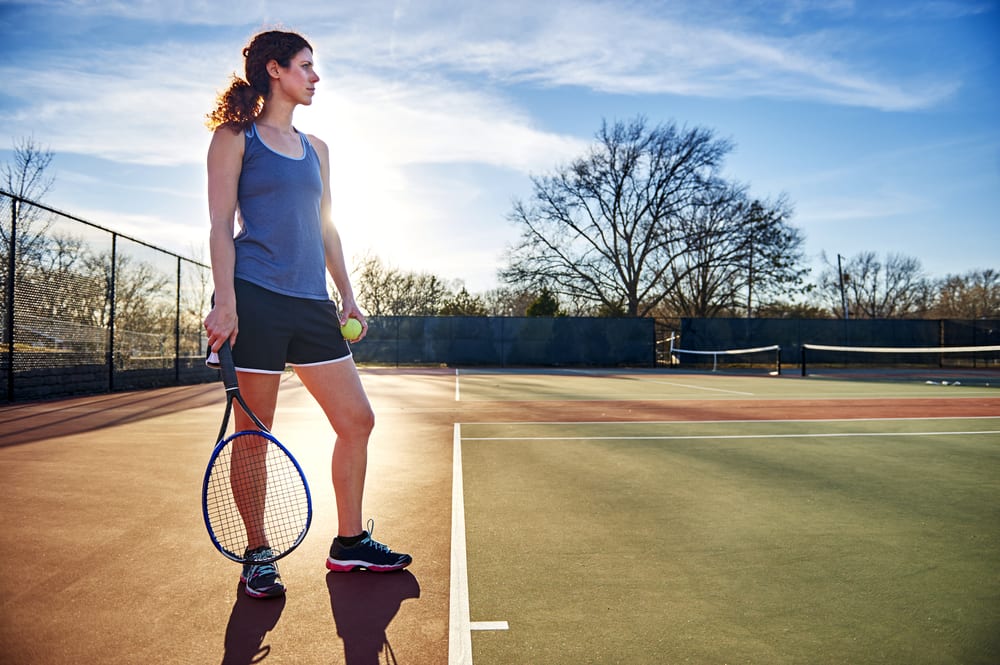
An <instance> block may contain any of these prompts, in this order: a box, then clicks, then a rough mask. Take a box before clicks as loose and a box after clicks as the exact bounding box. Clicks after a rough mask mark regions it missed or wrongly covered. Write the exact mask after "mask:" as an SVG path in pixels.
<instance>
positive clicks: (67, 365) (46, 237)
mask: <svg viewBox="0 0 1000 665" xmlns="http://www.w3.org/2000/svg"><path fill="white" fill-rule="evenodd" d="M0 259H2V262H3V265H2V266H0V274H2V277H0V280H2V281H0V293H2V294H3V304H2V307H0V324H2V325H0V336H2V337H0V367H2V369H3V385H2V386H0V389H2V390H4V391H5V393H6V399H7V400H8V401H14V400H26V399H40V398H49V397H59V396H66V395H73V394H83V393H100V392H109V391H114V390H134V389H140V388H152V387H158V386H167V385H180V384H187V383H198V382H203V381H210V380H214V379H216V378H217V377H218V374H217V372H214V371H212V370H209V369H208V368H206V367H205V365H204V357H205V347H206V344H207V342H206V339H205V335H204V332H203V328H202V321H203V320H204V317H205V315H206V314H207V313H208V309H209V307H210V304H209V303H210V297H211V288H212V286H211V270H210V269H209V267H208V266H206V265H204V264H201V263H198V262H195V261H192V260H190V259H186V258H184V257H181V256H178V255H177V254H174V253H172V252H168V251H165V250H163V249H160V248H158V247H154V246H152V245H149V244H147V243H144V242H142V241H140V240H136V239H134V238H129V237H128V236H124V235H122V234H119V233H115V232H113V231H109V230H107V229H105V228H102V227H100V226H98V225H96V224H93V223H91V222H88V221H85V220H82V219H79V218H77V217H73V216H72V215H68V214H66V213H63V212H59V211H58V210H54V209H52V208H49V207H47V206H44V205H41V204H39V203H36V202H32V201H28V200H25V199H21V198H19V197H16V196H14V195H12V194H10V193H8V192H2V191H0Z"/></svg>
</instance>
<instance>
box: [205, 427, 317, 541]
mask: <svg viewBox="0 0 1000 665" xmlns="http://www.w3.org/2000/svg"><path fill="white" fill-rule="evenodd" d="M205 500H206V516H207V518H208V519H207V521H208V523H209V528H210V529H211V531H212V533H213V534H214V536H215V539H216V541H217V542H218V543H219V545H220V546H221V547H222V548H223V550H225V551H226V552H227V553H228V554H229V555H231V556H232V557H233V558H237V559H243V557H244V553H245V551H246V549H247V547H248V546H249V545H250V544H251V541H253V545H254V546H258V545H261V544H266V545H268V546H269V547H270V548H271V550H272V551H273V553H274V556H276V557H277V556H281V555H282V554H284V553H286V552H288V551H290V550H291V549H293V548H294V547H295V546H296V545H297V544H298V543H299V542H300V541H301V539H302V537H303V536H304V535H305V530H306V528H307V527H308V523H309V514H310V505H309V495H308V490H307V489H306V486H305V481H304V479H303V478H302V475H301V471H300V470H299V468H298V467H297V466H296V464H295V463H294V461H293V460H292V459H291V458H290V457H289V456H288V454H287V453H285V451H284V450H282V449H281V447H280V446H278V445H277V444H276V443H275V442H274V441H273V440H271V439H269V438H268V437H266V436H265V435H262V434H260V433H256V432H245V433H239V434H236V435H234V436H232V437H230V439H228V440H227V442H226V444H225V445H224V446H223V447H222V448H221V449H220V450H219V451H218V454H217V455H216V456H215V459H214V461H213V463H212V467H211V470H210V472H209V476H208V481H207V483H206V487H205Z"/></svg>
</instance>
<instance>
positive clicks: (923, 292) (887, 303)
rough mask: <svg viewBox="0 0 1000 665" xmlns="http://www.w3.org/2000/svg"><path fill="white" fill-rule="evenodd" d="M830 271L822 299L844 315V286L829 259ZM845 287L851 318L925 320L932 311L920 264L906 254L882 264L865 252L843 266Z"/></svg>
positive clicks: (824, 277)
mask: <svg viewBox="0 0 1000 665" xmlns="http://www.w3.org/2000/svg"><path fill="white" fill-rule="evenodd" d="M823 261H824V263H826V265H827V269H826V270H824V271H823V273H822V274H821V275H820V291H821V293H822V297H823V298H824V299H825V300H826V302H827V304H828V305H829V306H830V307H831V309H832V310H833V311H837V312H839V311H840V306H841V292H840V288H841V284H840V279H839V278H838V274H837V269H836V268H835V267H834V266H833V265H831V264H830V262H829V260H828V259H827V258H826V255H825V254H824V255H823ZM843 271H844V277H843V287H844V291H845V292H846V296H847V305H848V311H850V312H851V316H855V317H858V318H869V319H891V318H903V317H907V316H922V315H923V314H925V313H926V312H927V311H928V310H929V309H930V307H931V302H932V298H933V291H932V288H931V284H930V282H929V280H928V279H927V277H926V276H925V274H924V271H923V268H922V267H921V265H920V261H919V260H918V259H915V258H913V257H909V256H904V255H902V254H887V255H886V257H885V259H884V260H880V259H879V258H878V256H876V254H875V253H874V252H861V253H860V254H857V255H855V256H853V257H850V258H849V259H847V262H846V263H844V264H843Z"/></svg>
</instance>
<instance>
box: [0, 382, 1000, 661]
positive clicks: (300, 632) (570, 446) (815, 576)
mask: <svg viewBox="0 0 1000 665" xmlns="http://www.w3.org/2000/svg"><path fill="white" fill-rule="evenodd" d="M362 376H363V379H364V382H365V385H366V388H367V389H368V391H369V394H370V397H371V399H372V402H373V404H374V406H375V409H376V413H377V414H378V424H377V426H376V430H375V434H374V436H373V439H372V455H371V459H370V466H369V476H368V492H367V497H366V513H368V514H370V515H371V516H372V517H374V518H375V520H376V537H378V536H382V537H384V538H385V539H386V541H387V542H389V543H390V544H392V545H394V546H396V547H399V548H400V549H404V550H408V551H410V552H411V553H412V554H413V556H414V564H413V566H412V567H411V568H410V569H408V571H406V572H405V573H400V574H391V575H381V576H376V575H369V574H364V573H359V574H346V575H345V574H340V575H337V574H333V573H330V574H327V573H326V571H325V569H324V568H323V567H322V562H323V559H324V558H325V549H326V548H327V547H328V545H329V538H330V537H332V533H331V529H332V528H334V525H335V519H334V514H333V507H332V491H331V490H330V489H329V488H328V487H327V485H328V483H327V482H326V478H327V477H328V474H329V470H328V464H329V450H330V448H329V446H330V443H331V442H330V441H327V440H323V439H320V440H317V439H318V433H320V432H325V428H326V425H325V422H324V419H323V417H322V414H321V413H319V412H318V409H317V408H316V407H315V406H314V405H313V403H312V401H311V398H309V397H308V394H307V393H306V391H305V390H304V388H302V386H301V384H299V382H298V381H297V379H296V378H295V377H294V376H293V375H288V376H287V377H286V379H285V382H284V384H283V386H282V391H281V393H280V397H279V419H278V422H277V423H276V426H275V432H276V434H277V435H278V436H279V437H280V438H281V439H282V441H283V442H285V443H286V444H287V445H289V447H290V449H292V451H293V453H294V454H295V455H296V457H297V458H298V459H299V460H300V462H302V464H303V466H304V468H305V469H306V473H307V475H308V476H309V478H310V482H311V483H312V485H313V490H314V493H315V497H314V498H315V502H316V516H315V518H314V524H313V528H312V531H311V532H310V535H309V536H308V537H307V538H306V541H305V542H304V544H303V545H302V547H300V549H299V550H298V551H296V552H295V553H294V554H293V555H291V556H290V557H288V558H287V559H284V560H282V563H281V569H282V576H283V578H284V579H285V582H286V584H287V585H288V587H289V592H288V596H287V597H286V598H285V599H283V600H278V601H273V602H266V601H253V600H251V599H249V598H246V597H244V596H243V594H242V593H241V591H240V590H239V587H238V584H237V581H236V576H237V574H238V571H237V569H236V568H235V567H234V564H232V563H231V562H228V561H226V560H224V559H223V558H222V557H220V556H219V555H218V554H217V553H216V552H215V550H214V549H213V548H212V546H211V544H210V543H209V541H208V538H207V536H206V535H205V533H204V526H203V524H202V523H201V521H200V520H201V516H200V514H199V511H200V507H199V496H198V491H199V488H200V480H201V478H200V476H201V474H202V473H203V470H204V464H205V462H206V461H207V458H208V454H209V452H210V449H211V444H212V442H211V441H209V440H208V439H211V438H213V436H214V429H215V428H217V426H218V420H219V418H220V417H221V409H222V405H223V401H224V398H223V396H222V394H221V389H220V386H218V385H209V386H193V387H186V388H170V389H163V390H156V391H147V392H141V393H121V394H115V395H105V396H98V397H89V398H77V399H71V400H62V401H59V402H47V403H46V402H42V403H34V404H22V405H12V406H7V407H0V477H2V480H3V482H4V486H5V488H6V489H7V492H8V498H7V501H6V502H5V522H6V523H5V528H4V540H3V541H2V544H3V547H4V551H5V553H6V554H5V557H4V560H3V564H2V571H3V573H4V578H5V579H7V580H16V581H17V583H16V585H14V586H13V587H10V588H8V593H7V594H5V597H4V598H3V600H2V601H0V611H2V620H0V648H2V649H3V652H4V653H5V654H6V655H5V662H11V663H64V662H65V663H69V662H107V663H133V662H185V663H187V662H191V663H194V662H223V663H251V662H255V663H256V662H262V663H347V664H349V665H361V664H363V663H364V664H367V663H436V664H441V663H450V664H456V665H457V664H458V663H472V662H474V663H476V665H494V664H500V663H503V664H509V663H684V662H689V663H803V662H808V663H843V662H851V663H897V662H898V663H995V662H998V660H1000V640H998V638H997V637H996V635H997V634H1000V542H998V541H1000V529H998V527H1000V507H998V506H1000V502H998V499H1000V390H998V389H997V387H995V386H996V383H993V387H987V386H986V385H985V382H983V384H982V385H964V384H963V385H960V386H955V385H952V384H949V385H947V386H945V385H941V384H940V383H936V384H927V383H925V382H923V381H876V380H865V381H845V380H835V379H833V378H826V377H818V376H816V377H814V376H810V377H806V378H803V377H798V376H790V375H785V376H780V377H774V376H767V375H766V374H764V375H759V376H749V375H727V374H724V373H721V372H720V373H682V372H677V371H676V370H667V371H651V370H650V371H579V370H576V371H560V370H553V371H526V370H525V371H514V370H507V371H471V370H460V371H457V372H456V371H455V370H451V369H440V370H437V369H432V370H406V369H367V370H364V371H363V373H362ZM324 436H325V435H324Z"/></svg>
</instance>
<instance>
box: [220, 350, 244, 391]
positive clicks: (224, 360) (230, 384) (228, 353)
mask: <svg viewBox="0 0 1000 665" xmlns="http://www.w3.org/2000/svg"><path fill="white" fill-rule="evenodd" d="M219 370H220V371H221V372H222V383H223V384H224V385H225V386H226V390H227V391H228V390H238V389H239V387H240V383H239V381H238V380H237V379H236V366H235V365H234V364H233V350H232V348H230V346H229V340H228V339H227V340H226V341H225V342H223V343H222V346H221V347H219Z"/></svg>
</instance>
